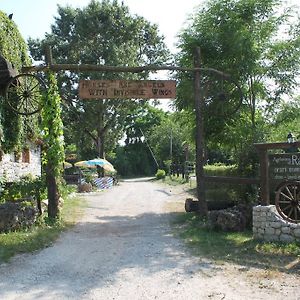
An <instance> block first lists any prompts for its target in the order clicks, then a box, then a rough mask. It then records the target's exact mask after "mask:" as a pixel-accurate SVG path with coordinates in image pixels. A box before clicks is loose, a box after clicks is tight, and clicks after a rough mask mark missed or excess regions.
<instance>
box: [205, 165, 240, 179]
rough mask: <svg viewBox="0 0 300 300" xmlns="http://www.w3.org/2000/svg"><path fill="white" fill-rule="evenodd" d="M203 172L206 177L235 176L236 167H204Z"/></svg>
mask: <svg viewBox="0 0 300 300" xmlns="http://www.w3.org/2000/svg"><path fill="white" fill-rule="evenodd" d="M204 172H205V175H208V176H228V177H230V176H236V175H237V166H235V165H230V166H226V165H223V164H214V165H206V166H204Z"/></svg>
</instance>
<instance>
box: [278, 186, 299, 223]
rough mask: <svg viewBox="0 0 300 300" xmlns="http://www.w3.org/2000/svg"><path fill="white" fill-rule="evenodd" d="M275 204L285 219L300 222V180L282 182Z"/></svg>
mask: <svg viewBox="0 0 300 300" xmlns="http://www.w3.org/2000/svg"><path fill="white" fill-rule="evenodd" d="M275 205H276V209H277V211H278V213H279V214H280V216H281V217H282V218H283V219H285V220H287V221H289V222H291V223H300V181H288V182H283V183H281V184H280V185H279V186H278V187H277V190H276V196H275Z"/></svg>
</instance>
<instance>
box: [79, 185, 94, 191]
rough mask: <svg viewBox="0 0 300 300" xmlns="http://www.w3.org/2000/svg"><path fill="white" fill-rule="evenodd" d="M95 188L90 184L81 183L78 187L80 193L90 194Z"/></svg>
mask: <svg viewBox="0 0 300 300" xmlns="http://www.w3.org/2000/svg"><path fill="white" fill-rule="evenodd" d="M92 189H93V187H92V185H91V184H90V183H81V184H79V185H78V192H79V193H90V192H91V191H92Z"/></svg>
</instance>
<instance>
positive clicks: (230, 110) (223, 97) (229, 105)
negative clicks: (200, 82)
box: [204, 74, 243, 117]
mask: <svg viewBox="0 0 300 300" xmlns="http://www.w3.org/2000/svg"><path fill="white" fill-rule="evenodd" d="M205 81H206V83H205V88H204V97H205V104H206V109H207V112H208V115H209V116H216V117H229V116H231V115H233V114H234V113H236V112H237V110H238V109H239V108H240V106H241V105H242V101H243V95H242V91H241V88H240V87H239V85H238V84H236V82H234V81H233V80H231V79H230V78H227V77H226V78H225V77H222V76H220V75H218V74H217V75H211V74H210V76H209V77H207V78H206V79H205Z"/></svg>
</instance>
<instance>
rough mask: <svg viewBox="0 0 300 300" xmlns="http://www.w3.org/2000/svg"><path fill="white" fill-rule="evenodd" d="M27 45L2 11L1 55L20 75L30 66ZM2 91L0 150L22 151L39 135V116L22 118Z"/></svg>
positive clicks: (0, 19) (0, 28)
mask: <svg viewBox="0 0 300 300" xmlns="http://www.w3.org/2000/svg"><path fill="white" fill-rule="evenodd" d="M27 53H28V49H27V45H26V43H25V41H24V39H23V38H22V36H21V34H20V32H19V30H18V28H17V26H16V24H15V23H14V22H13V20H10V19H9V18H8V17H7V15H6V14H5V13H3V12H2V11H0V55H1V56H2V57H3V58H5V59H6V60H7V61H9V62H10V63H11V64H12V65H13V67H14V68H15V69H16V70H17V72H19V73H20V71H21V68H22V66H26V65H30V64H31V61H30V58H29V56H28V54H27ZM4 87H5V85H1V88H2V90H0V149H2V150H3V151H4V152H11V151H17V152H18V151H20V150H21V148H22V147H23V145H24V144H25V143H26V141H27V140H28V139H29V140H35V139H36V138H37V135H38V134H39V128H38V122H37V116H35V115H34V116H30V117H22V116H21V115H18V114H16V113H15V112H13V111H12V110H11V109H10V107H9V106H8V104H7V102H6V101H5V98H4Z"/></svg>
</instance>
